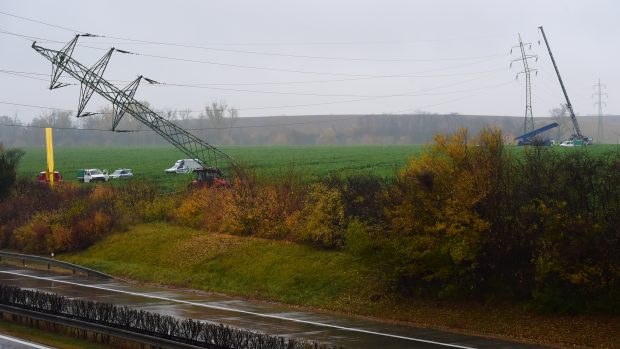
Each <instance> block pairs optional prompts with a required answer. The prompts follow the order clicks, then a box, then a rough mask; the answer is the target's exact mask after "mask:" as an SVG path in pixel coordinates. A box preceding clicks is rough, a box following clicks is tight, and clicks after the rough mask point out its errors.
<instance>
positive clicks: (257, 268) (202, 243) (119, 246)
mask: <svg viewBox="0 0 620 349" xmlns="http://www.w3.org/2000/svg"><path fill="white" fill-rule="evenodd" d="M136 241H139V243H136ZM63 259H66V260H68V261H71V262H74V263H78V264H81V265H88V266H90V267H93V268H95V269H98V270H105V271H106V272H109V273H112V274H114V275H120V276H124V277H129V278H132V279H136V280H141V281H157V282H162V283H165V284H169V285H176V286H182V287H191V288H197V289H203V290H210V291H216V292H225V293H228V294H234V295H244V296H253V297H260V298H266V299H276V300H278V301H282V302H286V303H292V304H303V305H311V306H322V305H324V304H328V303H337V302H339V301H341V300H342V297H344V296H345V295H347V294H349V293H352V292H355V291H356V290H358V289H360V288H362V287H363V288H367V287H368V286H365V285H367V284H368V283H369V280H367V278H368V277H367V271H366V270H364V269H363V268H361V267H360V266H359V265H358V264H357V263H356V262H355V260H354V259H353V258H352V257H351V256H349V255H348V254H345V253H343V252H333V251H322V250H316V249H314V248H311V247H309V246H303V245H298V244H293V243H288V242H282V241H272V240H263V239H257V238H247V237H237V236H230V235H221V234H210V233H209V234H207V233H204V232H201V231H197V230H192V229H188V228H183V227H177V226H170V225H166V224H149V225H140V226H137V227H134V228H132V229H131V231H130V232H129V233H117V234H113V235H111V236H109V237H107V238H105V239H104V240H103V241H102V242H100V243H97V244H96V245H94V246H93V247H91V248H89V249H88V250H87V251H86V252H83V253H78V254H72V255H68V256H63ZM318 271H320V272H318ZM334 278H335V279H337V280H338V282H334ZM248 290H252V291H251V293H248Z"/></svg>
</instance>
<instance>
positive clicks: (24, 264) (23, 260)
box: [22, 259, 26, 267]
mask: <svg viewBox="0 0 620 349" xmlns="http://www.w3.org/2000/svg"><path fill="white" fill-rule="evenodd" d="M22 265H23V266H24V267H25V266H26V260H25V259H22Z"/></svg>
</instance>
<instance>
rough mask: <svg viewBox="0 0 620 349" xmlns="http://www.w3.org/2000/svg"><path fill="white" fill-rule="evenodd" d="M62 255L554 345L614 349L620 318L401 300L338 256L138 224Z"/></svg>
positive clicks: (149, 276) (166, 278)
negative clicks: (560, 314) (90, 245)
mask: <svg viewBox="0 0 620 349" xmlns="http://www.w3.org/2000/svg"><path fill="white" fill-rule="evenodd" d="M60 258H61V259H64V260H67V261H70V262H73V263H78V264H81V265H85V266H87V267H91V268H95V269H98V270H101V271H103V272H106V273H110V274H113V275H117V276H122V277H129V278H131V279H134V280H138V281H143V282H149V283H158V284H167V285H172V286H179V287H190V288H194V289H200V290H206V291H216V292H221V293H226V294H230V295H237V296H243V297H250V298H259V299H265V300H271V301H279V302H285V303H289V304H295V305H303V306H309V307H312V308H320V309H325V310H331V311H337V312H345V313H349V314H357V315H363V316H372V317H376V318H380V319H383V320H386V321H404V322H407V323H410V324H414V325H416V326H421V327H431V328H438V329H445V330H450V331H455V332H461V333H467V334H477V335H484V336H491V337H499V338H506V339H513V340H519V341H523V342H530V343H541V344H547V345H554V346H562V347H568V346H578V347H602V348H612V347H617V345H618V343H619V342H618V341H620V338H619V336H620V335H619V334H620V321H618V318H617V317H605V316H594V315H579V316H559V315H544V314H536V313H532V312H530V311H527V310H525V309H524V308H523V307H521V306H519V305H514V304H483V303H477V302H443V301H442V302H439V301H431V300H424V299H416V298H403V297H400V296H398V295H397V294H395V293H394V292H391V291H390V290H389V289H387V288H385V287H383V285H382V283H381V282H380V280H381V278H380V277H378V275H377V271H375V270H372V269H369V268H368V267H364V266H362V264H360V263H359V262H358V261H357V260H355V259H354V258H352V257H351V256H350V255H348V254H347V253H346V252H339V251H325V250H319V249H315V248H311V247H308V246H302V245H297V244H293V243H287V242H282V241H271V240H264V239H257V238H248V237H238V236H231V235H224V234H213V233H205V232H201V231H196V230H192V229H188V228H182V227H178V226H171V225H168V224H164V223H158V224H144V225H138V226H135V227H132V228H131V229H129V230H128V231H127V232H123V233H116V234H113V235H110V236H108V237H107V238H105V239H104V240H102V241H100V242H98V243H97V244H95V245H94V246H92V247H90V248H89V249H87V250H86V251H84V252H80V253H74V254H70V255H63V256H60Z"/></svg>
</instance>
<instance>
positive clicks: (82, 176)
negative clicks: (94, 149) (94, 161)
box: [77, 168, 110, 183]
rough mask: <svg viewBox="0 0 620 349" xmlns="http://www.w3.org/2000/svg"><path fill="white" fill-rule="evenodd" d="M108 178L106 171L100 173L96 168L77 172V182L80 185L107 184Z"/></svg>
mask: <svg viewBox="0 0 620 349" xmlns="http://www.w3.org/2000/svg"><path fill="white" fill-rule="evenodd" d="M109 178H110V177H109V176H108V171H106V170H103V171H101V170H100V169H98V168H89V169H82V170H78V171H77V179H78V182H82V183H90V182H107V181H108V179H109Z"/></svg>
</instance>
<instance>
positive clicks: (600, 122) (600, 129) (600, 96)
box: [592, 78, 609, 144]
mask: <svg viewBox="0 0 620 349" xmlns="http://www.w3.org/2000/svg"><path fill="white" fill-rule="evenodd" d="M592 88H595V89H597V92H596V93H593V94H592V97H594V96H597V97H598V101H596V102H594V106H597V105H598V126H597V128H596V143H599V144H600V143H603V105H605V106H607V103H606V102H603V96H605V97H609V95H608V94H607V93H605V92H603V88H605V89H606V88H607V86H605V85H604V84H601V79H600V78H599V79H598V84H596V85H593V86H592Z"/></svg>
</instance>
